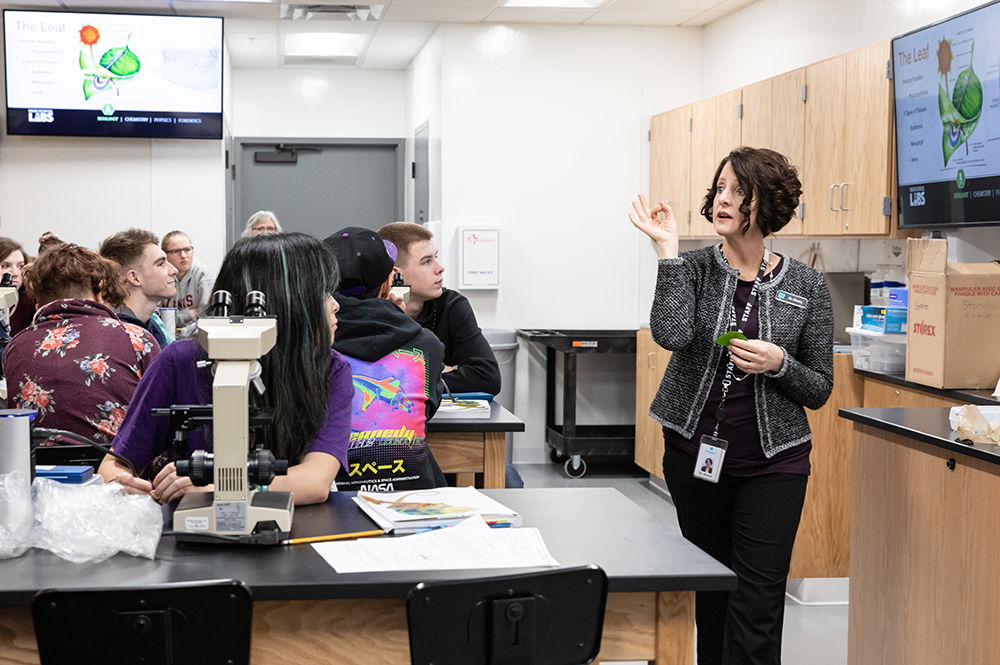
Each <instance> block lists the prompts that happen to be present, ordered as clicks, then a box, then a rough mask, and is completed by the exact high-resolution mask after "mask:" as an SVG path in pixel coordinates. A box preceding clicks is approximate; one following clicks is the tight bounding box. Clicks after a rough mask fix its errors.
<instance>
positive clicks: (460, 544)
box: [313, 516, 559, 573]
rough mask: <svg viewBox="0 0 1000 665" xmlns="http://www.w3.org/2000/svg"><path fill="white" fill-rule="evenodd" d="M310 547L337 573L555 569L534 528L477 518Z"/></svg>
mask: <svg viewBox="0 0 1000 665" xmlns="http://www.w3.org/2000/svg"><path fill="white" fill-rule="evenodd" d="M313 548H315V550H316V552H317V553H318V554H319V555H320V556H322V557H323V559H324V560H325V561H326V562H327V563H328V564H329V565H330V566H332V567H333V569H334V570H336V571H337V572H338V573H369V572H378V571H386V570H393V571H395V570H464V569H481V570H485V569H489V568H535V567H542V566H558V565H559V562H558V561H556V560H555V559H553V558H552V555H551V554H549V550H548V548H547V547H546V546H545V541H543V540H542V536H541V534H540V533H539V531H538V529H499V530H498V529H490V528H488V527H487V526H486V523H485V522H483V520H482V519H481V518H479V517H476V516H473V517H469V518H466V519H465V520H464V521H463V522H461V523H460V524H458V525H456V526H455V527H454V528H451V529H439V530H435V531H431V532H428V533H420V534H416V535H413V536H406V537H405V538H373V539H367V540H354V541H350V542H338V543H317V544H315V545H313Z"/></svg>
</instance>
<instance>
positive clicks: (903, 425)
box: [838, 407, 1000, 464]
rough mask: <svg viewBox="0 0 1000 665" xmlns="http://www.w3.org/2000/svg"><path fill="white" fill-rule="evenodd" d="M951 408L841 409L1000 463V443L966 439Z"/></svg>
mask: <svg viewBox="0 0 1000 665" xmlns="http://www.w3.org/2000/svg"><path fill="white" fill-rule="evenodd" d="M950 411H951V409H949V408H940V407H937V408H927V409H840V411H839V412H838V414H839V415H840V417H841V418H846V419H848V420H852V421H854V422H856V423H859V424H861V425H868V426H869V427H874V428H875V429H879V430H883V431H885V432H889V433H891V434H899V435H901V436H904V437H907V438H910V439H913V440H914V441H921V442H923V443H927V444H930V445H932V446H935V447H937V448H941V449H943V450H947V451H949V452H953V453H958V454H960V455H967V456H969V457H975V458H977V459H980V460H983V461H985V462H990V463H992V464H1000V446H994V445H990V444H985V443H963V442H961V441H959V439H958V434H957V433H956V432H954V431H952V429H951V423H950V422H949V421H948V414H949V412H950Z"/></svg>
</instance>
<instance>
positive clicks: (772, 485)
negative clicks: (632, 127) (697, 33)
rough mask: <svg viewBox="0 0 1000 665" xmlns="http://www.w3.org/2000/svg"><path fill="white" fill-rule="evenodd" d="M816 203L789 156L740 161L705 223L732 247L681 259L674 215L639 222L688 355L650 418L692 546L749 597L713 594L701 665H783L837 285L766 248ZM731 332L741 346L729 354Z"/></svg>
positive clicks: (729, 164) (826, 384)
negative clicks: (802, 205)
mask: <svg viewBox="0 0 1000 665" xmlns="http://www.w3.org/2000/svg"><path fill="white" fill-rule="evenodd" d="M801 191H802V190H801V184H800V182H799V179H798V174H797V173H796V170H795V168H794V167H793V166H792V165H791V164H789V162H788V160H787V159H786V158H785V157H784V156H782V155H780V154H778V153H776V152H774V151H772V150H758V149H753V148H739V149H737V150H734V151H733V152H731V153H729V155H727V156H726V157H725V159H723V160H722V163H721V164H720V165H719V168H718V170H717V171H716V173H715V178H714V179H713V181H712V187H711V188H710V189H709V190H708V192H707V194H706V196H705V201H704V205H703V207H702V209H701V213H702V215H704V216H705V218H706V219H708V220H709V221H710V222H712V225H713V227H714V229H715V232H716V233H717V234H718V235H719V236H721V238H722V242H721V243H719V244H716V245H713V246H711V247H705V248H703V249H699V250H695V251H691V252H679V246H678V232H677V223H676V221H675V220H674V216H673V212H672V211H671V209H670V205H669V203H668V202H660V203H659V204H657V205H656V206H654V207H652V208H650V206H649V204H648V203H647V201H646V199H645V198H644V197H642V196H641V195H640V197H639V200H638V201H635V202H633V208H634V212H633V213H631V214H629V219H630V220H631V221H632V223H633V224H634V225H635V226H636V227H637V228H638V229H639V230H641V231H642V232H643V233H645V234H646V235H648V236H649V237H650V238H651V239H652V240H653V243H654V245H655V247H656V253H657V256H658V257H659V265H658V274H657V281H656V291H655V297H654V301H653V307H652V311H651V314H650V327H651V328H652V333H653V337H654V339H655V340H656V342H657V343H658V344H659V345H660V346H662V347H663V348H665V349H670V350H672V351H673V355H672V357H671V359H670V365H669V366H668V368H667V371H666V373H665V374H664V377H663V381H662V383H661V385H660V389H659V391H658V392H657V394H656V397H655V398H654V399H653V403H652V405H651V406H650V415H651V416H652V417H653V418H655V419H656V420H658V421H659V422H660V423H662V424H663V437H664V442H665V450H664V457H663V469H664V474H665V478H666V481H667V486H668V488H669V490H670V494H671V497H672V498H673V502H674V505H675V507H676V509H677V517H678V521H679V523H680V527H681V531H682V532H683V534H684V536H685V537H686V538H687V539H688V540H690V541H691V542H693V543H694V544H696V545H698V546H699V547H701V548H702V549H703V550H705V551H706V552H708V553H709V554H711V555H712V556H713V557H715V558H716V559H718V560H719V561H720V562H722V563H723V564H725V565H726V566H728V567H730V568H732V569H733V571H734V572H735V573H736V575H737V587H736V590H735V591H732V592H699V593H698V594H697V600H696V621H697V625H698V663H699V665H716V664H722V663H725V664H727V665H730V664H736V663H739V664H741V665H742V664H750V663H754V664H764V663H767V664H768V665H777V664H779V663H780V662H781V629H782V621H783V617H784V595H785V582H786V579H787V577H788V567H789V562H790V560H791V554H792V545H793V544H794V541H795V533H796V531H797V530H798V525H799V518H800V516H801V513H802V504H803V501H804V498H805V492H806V481H807V480H808V477H809V452H810V449H811V447H812V441H811V440H812V435H811V433H810V431H809V424H808V422H807V421H806V414H805V410H804V407H808V408H810V409H816V408H819V407H820V406H822V405H823V403H824V402H825V401H826V400H827V398H828V397H829V396H830V392H831V390H832V388H833V355H832V337H833V314H832V309H831V304H830V295H829V292H828V291H827V288H826V282H825V281H824V279H823V275H822V274H821V273H819V272H817V271H816V270H814V269H813V268H811V267H809V266H807V265H805V264H803V263H800V262H799V261H796V260H795V259H793V258H791V257H789V256H781V255H779V254H776V253H772V252H769V251H768V250H767V248H766V247H765V244H764V239H765V237H767V236H769V235H771V234H773V233H775V232H776V231H778V230H779V229H781V228H782V227H783V226H784V225H785V224H787V223H788V221H789V220H790V219H791V216H792V214H793V213H794V211H795V208H796V207H797V206H798V202H799V195H800V194H801ZM730 331H739V334H737V335H736V336H735V337H733V338H732V339H731V340H726V339H720V336H721V335H723V334H725V333H727V332H730Z"/></svg>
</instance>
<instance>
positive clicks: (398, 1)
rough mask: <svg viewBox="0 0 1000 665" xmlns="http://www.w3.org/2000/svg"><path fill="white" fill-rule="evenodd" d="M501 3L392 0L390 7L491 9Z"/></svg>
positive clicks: (490, 0)
mask: <svg viewBox="0 0 1000 665" xmlns="http://www.w3.org/2000/svg"><path fill="white" fill-rule="evenodd" d="M502 4H503V0H392V5H391V6H392V7H429V8H434V9H438V8H441V7H455V8H458V9H461V8H471V7H477V8H486V9H493V8H494V7H498V6H500V5H502Z"/></svg>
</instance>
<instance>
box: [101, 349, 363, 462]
mask: <svg viewBox="0 0 1000 665" xmlns="http://www.w3.org/2000/svg"><path fill="white" fill-rule="evenodd" d="M197 356H198V343H197V342H196V341H195V340H193V339H184V340H179V341H177V342H174V343H173V344H171V345H169V346H168V347H166V348H165V349H164V350H163V351H162V352H161V353H160V355H159V356H157V357H156V361H155V362H153V364H152V365H150V367H149V370H148V371H147V372H146V374H145V375H143V377H142V381H140V382H139V387H138V388H136V391H135V396H134V397H133V398H132V408H131V409H129V412H128V416H126V418H125V422H123V423H122V426H121V429H119V430H118V436H116V437H115V440H114V441H113V442H112V444H111V447H112V449H113V450H114V451H115V452H116V453H118V454H119V455H121V456H123V457H125V458H126V459H128V460H129V461H130V462H132V464H133V465H134V466H135V468H136V469H144V468H146V467H147V466H149V464H150V463H151V462H152V461H153V460H154V459H156V458H157V457H159V456H161V455H163V454H164V453H166V454H167V456H168V457H170V456H171V453H172V451H171V447H172V446H171V444H172V442H173V431H172V429H171V427H170V418H168V417H166V416H154V415H152V413H151V412H150V410H151V409H154V408H158V407H169V406H172V405H175V404H208V403H210V402H211V395H212V372H211V368H210V367H204V368H198V367H197V366H196V365H195V362H196V360H197ZM330 356H331V360H332V364H331V366H330V400H329V407H328V408H327V412H326V422H325V423H323V425H322V426H321V427H320V428H319V430H318V431H317V432H316V436H315V437H314V438H313V440H312V443H311V444H310V445H309V448H308V450H307V452H321V453H327V454H328V455H332V456H333V457H335V458H337V459H338V460H339V461H340V465H341V467H346V466H347V445H348V442H349V440H350V436H351V399H352V398H353V397H354V385H353V383H352V381H351V366H350V365H349V364H348V363H347V361H346V360H344V358H343V357H342V356H341V355H340V354H339V353H337V352H336V351H333V350H332V349H331V351H330ZM187 441H188V447H189V448H190V450H192V451H195V450H211V449H212V434H211V428H209V427H204V428H199V429H196V430H192V431H190V432H188V437H187ZM289 462H290V463H294V462H293V461H291V460H289Z"/></svg>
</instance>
